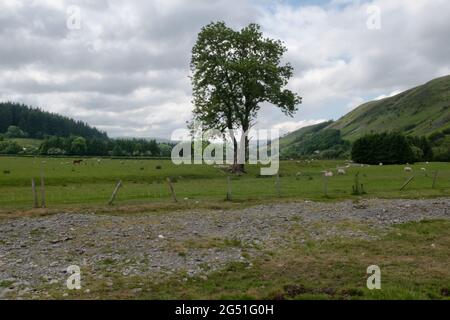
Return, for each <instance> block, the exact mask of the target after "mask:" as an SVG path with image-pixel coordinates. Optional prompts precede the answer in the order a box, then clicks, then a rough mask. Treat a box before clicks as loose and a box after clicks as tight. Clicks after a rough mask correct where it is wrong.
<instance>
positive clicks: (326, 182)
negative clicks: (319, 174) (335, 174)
mask: <svg viewBox="0 0 450 320" xmlns="http://www.w3.org/2000/svg"><path fill="white" fill-rule="evenodd" d="M323 193H324V195H325V197H328V177H327V176H326V175H325V174H324V175H323Z"/></svg>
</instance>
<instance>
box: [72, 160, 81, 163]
mask: <svg viewBox="0 0 450 320" xmlns="http://www.w3.org/2000/svg"><path fill="white" fill-rule="evenodd" d="M82 162H83V160H73V164H81V163H82Z"/></svg>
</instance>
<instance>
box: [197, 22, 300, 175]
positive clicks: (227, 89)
mask: <svg viewBox="0 0 450 320" xmlns="http://www.w3.org/2000/svg"><path fill="white" fill-rule="evenodd" d="M286 50H287V49H286V47H285V46H284V45H283V44H282V42H281V41H279V40H273V39H269V38H264V37H263V34H262V32H261V31H260V27H259V26H258V25H257V24H250V25H248V26H247V27H245V28H243V29H242V30H239V31H235V30H233V29H231V28H229V27H227V26H226V24H225V23H224V22H216V23H210V24H209V25H207V26H205V27H203V28H202V30H201V31H200V33H199V34H198V38H197V42H196V44H195V45H194V47H193V49H192V59H191V71H192V74H193V76H192V86H193V96H194V100H193V102H194V111H193V115H194V119H196V120H200V121H202V122H203V124H204V125H205V126H206V127H208V128H214V129H218V130H220V131H221V132H224V131H226V130H227V129H230V130H231V129H236V128H240V129H241V130H242V133H244V132H248V130H249V129H250V127H251V126H252V125H253V122H254V120H255V119H256V117H257V114H258V112H259V110H260V108H261V105H262V104H263V103H265V102H267V103H270V104H273V105H275V106H277V107H278V108H280V109H281V111H282V112H284V113H285V114H286V115H288V116H293V114H294V113H295V112H296V111H297V105H298V104H300V103H301V98H300V96H299V95H298V94H296V93H294V92H292V91H290V90H287V89H286V88H285V87H286V85H287V84H288V81H289V79H290V78H291V77H292V75H293V68H292V66H291V65H290V64H289V63H287V64H282V62H281V58H282V57H283V54H284V53H285V52H286ZM245 140H246V141H245V142H246V147H245V148H246V149H247V146H248V138H246V139H245ZM233 144H234V150H235V155H234V164H235V165H234V168H237V169H238V170H239V171H242V170H243V166H238V165H237V153H236V151H237V141H236V139H233Z"/></svg>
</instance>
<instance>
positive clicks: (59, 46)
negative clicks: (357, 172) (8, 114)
mask: <svg viewBox="0 0 450 320" xmlns="http://www.w3.org/2000/svg"><path fill="white" fill-rule="evenodd" d="M289 3H291V2H289ZM289 3H287V2H284V1H277V2H272V3H268V2H265V1H264V2H255V1H252V0H244V1H241V0H239V1H238V0H235V1H228V0H208V1H207V0H195V1H182V0H170V1H166V0H164V1H163V0H153V1H145V2H144V1H139V0H131V1H127V2H124V1H119V0H98V1H87V0H71V1H69V0H67V1H66V0H61V1H50V0H46V1H35V2H30V1H25V0H22V1H19V0H7V1H6V0H4V1H2V2H1V4H0V41H1V43H3V44H7V45H3V46H1V47H0V98H1V99H2V100H13V101H20V102H24V103H29V104H32V105H36V106H39V107H42V108H44V109H46V110H50V111H54V112H60V113H62V114H64V115H68V116H72V117H75V118H77V119H81V120H85V121H88V122H89V123H91V124H92V125H96V126H98V127H99V128H102V129H106V130H107V131H108V133H109V134H110V135H112V136H120V135H126V136H132V135H136V136H157V137H169V136H170V133H171V132H172V131H173V130H174V129H176V128H179V127H182V126H184V125H185V121H186V120H188V119H189V118H190V112H191V109H192V106H191V100H192V98H191V88H190V82H189V78H188V76H189V58H190V50H191V48H192V45H193V43H194V41H195V38H196V34H197V33H198V31H199V30H200V28H201V27H202V26H203V25H205V24H207V23H209V22H210V21H216V20H224V21H225V22H227V23H228V24H229V25H230V26H232V27H234V28H239V27H242V26H244V25H246V24H248V23H250V22H257V23H260V24H261V25H262V28H263V31H264V33H265V34H266V35H267V36H271V37H275V38H277V39H281V40H282V41H284V42H285V44H286V46H287V47H288V49H289V51H288V53H287V54H286V57H285V59H286V61H289V62H291V63H292V65H293V66H294V68H295V71H294V78H293V79H292V81H291V82H290V84H289V87H290V88H291V89H292V90H295V91H297V92H298V93H299V94H300V95H301V96H302V97H303V104H302V105H301V106H300V110H299V112H298V113H297V115H296V116H295V117H294V118H293V119H289V118H286V117H285V116H284V115H283V114H282V113H281V112H280V111H278V110H276V108H270V107H268V108H265V107H264V108H263V110H262V112H261V115H260V117H259V119H258V123H259V125H260V126H264V127H266V128H268V127H279V128H283V130H294V129H296V128H298V127H300V126H302V125H303V124H312V123H315V122H316V121H317V120H310V119H331V118H334V119H336V118H338V117H340V116H341V115H343V114H344V113H346V112H348V111H349V110H350V109H352V108H354V107H356V106H357V105H358V104H360V103H362V102H364V101H367V100H369V99H372V98H382V97H385V96H389V95H390V94H387V93H398V92H400V91H402V90H405V89H408V88H410V87H413V86H415V85H419V84H421V83H423V82H426V81H428V80H431V79H432V78H434V77H437V76H442V75H445V74H448V73H449V72H450V71H449V66H448V57H449V56H450V43H449V42H448V39H447V38H448V30H450V19H448V14H447V12H448V11H449V10H450V2H449V1H447V0H434V1H426V0H416V1H410V0H398V1H390V0H375V1H349V0H333V1H331V2H330V3H329V4H325V5H322V6H319V5H312V4H310V5H294V4H292V3H291V4H289ZM309 3H312V2H309ZM70 5H78V6H79V7H80V9H81V17H82V28H81V30H73V31H70V30H68V29H67V28H66V18H67V12H66V10H67V7H68V6H70ZM368 5H377V6H378V7H379V8H380V9H381V14H382V16H381V19H382V20H381V21H382V22H381V29H380V30H369V29H367V27H366V20H367V18H368V15H367V12H366V9H367V6H368Z"/></svg>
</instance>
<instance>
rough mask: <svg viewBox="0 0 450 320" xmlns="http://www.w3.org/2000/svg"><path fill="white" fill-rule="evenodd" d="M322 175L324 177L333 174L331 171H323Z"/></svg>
mask: <svg viewBox="0 0 450 320" xmlns="http://www.w3.org/2000/svg"><path fill="white" fill-rule="evenodd" d="M323 175H324V176H325V177H332V176H333V172H331V171H323Z"/></svg>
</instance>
